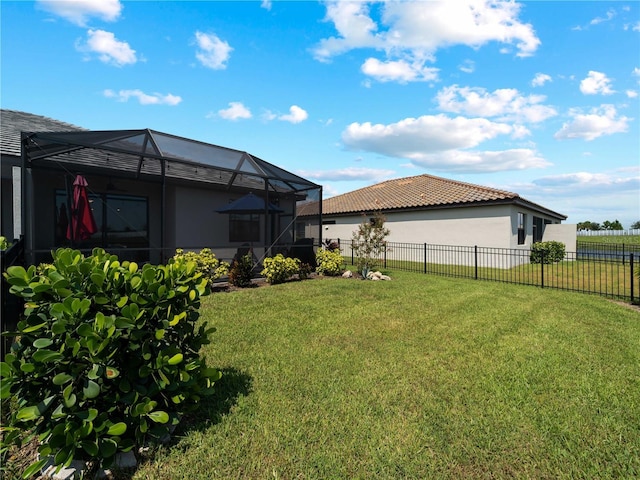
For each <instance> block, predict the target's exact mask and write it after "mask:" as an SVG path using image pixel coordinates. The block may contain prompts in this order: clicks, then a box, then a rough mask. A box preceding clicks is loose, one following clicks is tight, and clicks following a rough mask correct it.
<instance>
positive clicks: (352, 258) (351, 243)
mask: <svg viewBox="0 0 640 480" xmlns="http://www.w3.org/2000/svg"><path fill="white" fill-rule="evenodd" d="M351 265H355V263H353V240H351Z"/></svg>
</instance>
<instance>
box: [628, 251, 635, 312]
mask: <svg viewBox="0 0 640 480" xmlns="http://www.w3.org/2000/svg"><path fill="white" fill-rule="evenodd" d="M629 269H630V270H631V303H633V302H634V298H633V286H634V285H633V276H634V275H633V252H631V253H630V254H629Z"/></svg>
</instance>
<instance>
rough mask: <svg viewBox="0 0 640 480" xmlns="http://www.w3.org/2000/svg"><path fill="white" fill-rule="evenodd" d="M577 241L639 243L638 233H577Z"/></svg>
mask: <svg viewBox="0 0 640 480" xmlns="http://www.w3.org/2000/svg"><path fill="white" fill-rule="evenodd" d="M578 243H607V244H611V245H621V244H625V245H640V235H602V236H600V235H594V236H587V235H579V236H578Z"/></svg>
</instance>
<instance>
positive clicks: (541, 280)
mask: <svg viewBox="0 0 640 480" xmlns="http://www.w3.org/2000/svg"><path fill="white" fill-rule="evenodd" d="M529 256H531V254H529ZM540 288H544V250H541V251H540Z"/></svg>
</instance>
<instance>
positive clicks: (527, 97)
mask: <svg viewBox="0 0 640 480" xmlns="http://www.w3.org/2000/svg"><path fill="white" fill-rule="evenodd" d="M0 8H1V12H0V19H1V41H2V43H1V68H2V70H1V78H0V80H1V85H0V94H1V97H0V103H1V106H2V108H8V109H14V110H22V111H26V112H30V113H35V114H39V115H45V116H48V117H51V118H55V119H57V120H62V121H65V122H69V123H72V124H75V125H78V126H81V127H84V128H88V129H93V130H117V129H127V128H133V129H138V128H151V129H155V130H159V131H162V132H167V133H171V134H175V135H180V136H185V137H188V138H193V139H196V140H200V141H204V142H209V143H213V144H217V145H223V146H227V147H231V148H237V149H240V150H246V151H248V152H250V153H252V154H254V155H257V156H259V157H261V158H263V159H265V160H267V161H269V162H272V163H275V164H276V165H278V166H281V167H283V168H285V169H287V170H290V171H292V172H295V173H298V174H300V175H302V176H304V177H305V178H308V179H310V180H313V181H315V182H317V183H319V184H321V185H323V187H324V195H325V197H329V196H333V195H336V194H340V193H345V192H348V191H351V190H354V189H356V188H361V187H364V186H367V185H371V184H374V183H378V182H380V181H384V180H388V179H392V178H398V177H405V176H412V175H419V174H421V173H429V174H433V175H438V176H442V177H446V178H451V179H456V180H461V181H466V182H471V183H475V184H480V185H485V186H490V187H495V188H500V189H505V190H509V191H513V192H517V193H519V194H520V195H521V196H523V197H524V198H526V199H528V200H531V201H533V202H536V203H539V204H542V205H544V206H546V207H548V208H550V209H552V210H555V211H557V212H560V213H563V214H565V215H568V217H569V218H568V220H567V222H569V223H577V222H580V221H585V220H590V221H595V222H599V223H602V222H603V221H605V220H615V219H618V220H620V221H621V222H622V224H623V226H624V227H625V228H627V227H629V225H630V224H631V223H632V222H635V221H637V220H640V106H639V105H640V104H639V101H640V99H639V94H640V3H638V2H637V1H627V2H608V1H607V2H595V1H591V2H575V1H570V2H555V1H535V2H501V1H485V0H468V1H467V0H459V1H448V2H435V1H417V2H412V1H400V2H398V1H386V2H384V1H383V2H365V1H356V2H353V1H352V2H342V1H338V2H336V1H327V2H298V1H277V0H273V1H262V2H261V1H255V2H254V1H235V2H217V1H194V2H168V1H167V2H157V1H138V2H128V1H118V0H95V1H91V0H74V1H69V0H54V1H51V0H47V1H45V0H40V1H36V2H27V1H17V2H11V1H4V0H3V1H2V2H1V4H0Z"/></svg>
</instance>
